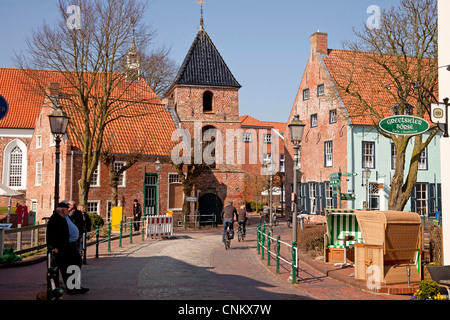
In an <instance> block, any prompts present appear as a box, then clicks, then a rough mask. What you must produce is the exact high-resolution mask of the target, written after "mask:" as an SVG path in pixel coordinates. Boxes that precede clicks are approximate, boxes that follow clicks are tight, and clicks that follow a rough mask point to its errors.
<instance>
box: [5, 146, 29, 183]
mask: <svg viewBox="0 0 450 320" xmlns="http://www.w3.org/2000/svg"><path fill="white" fill-rule="evenodd" d="M26 148H27V147H26V145H25V144H24V143H23V142H22V141H20V140H18V139H16V140H13V141H11V142H10V143H9V144H8V145H7V146H6V148H5V150H4V156H3V159H4V160H3V183H4V184H5V185H7V186H8V187H11V188H13V189H25V188H26V177H27V149H26Z"/></svg>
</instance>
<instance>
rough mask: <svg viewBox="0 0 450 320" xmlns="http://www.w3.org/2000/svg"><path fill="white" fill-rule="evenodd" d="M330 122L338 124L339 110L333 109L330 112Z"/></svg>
mask: <svg viewBox="0 0 450 320" xmlns="http://www.w3.org/2000/svg"><path fill="white" fill-rule="evenodd" d="M329 117H330V118H329V121H330V124H333V123H336V122H337V110H336V109H332V110H330V111H329Z"/></svg>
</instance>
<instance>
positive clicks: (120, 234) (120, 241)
mask: <svg viewBox="0 0 450 320" xmlns="http://www.w3.org/2000/svg"><path fill="white" fill-rule="evenodd" d="M122 226H123V221H120V231H119V248H122Z"/></svg>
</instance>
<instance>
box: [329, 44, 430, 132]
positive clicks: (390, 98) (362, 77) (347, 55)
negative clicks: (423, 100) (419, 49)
mask: <svg viewBox="0 0 450 320" xmlns="http://www.w3.org/2000/svg"><path fill="white" fill-rule="evenodd" d="M371 55H373V54H372V53H367V52H356V53H355V52H353V51H346V50H336V49H329V50H328V56H325V55H322V57H323V60H324V63H325V65H326V67H327V69H328V71H329V73H330V75H331V78H332V80H333V81H334V82H335V83H339V84H340V85H341V86H344V87H345V86H347V85H348V84H349V83H350V80H349V79H351V91H352V92H355V91H356V92H357V93H358V94H359V95H360V96H361V98H362V99H364V100H365V101H367V102H368V103H370V104H371V105H372V106H373V107H374V110H375V111H376V112H377V113H378V114H379V115H380V117H379V118H384V117H388V116H392V115H393V114H392V110H391V108H392V107H393V106H394V105H396V104H398V103H399V101H400V100H399V97H398V95H397V88H396V87H395V86H394V85H393V81H394V80H393V78H392V77H390V76H389V75H388V74H387V72H386V71H385V70H384V69H382V68H381V66H379V65H378V64H376V63H374V62H373V61H372V60H371V58H370V57H371ZM428 61H430V67H432V64H433V63H432V61H431V60H428ZM413 64H414V61H412V59H411V65H413ZM371 74H376V76H371ZM388 85H390V89H387V88H388V87H387V86H388ZM338 91H339V95H340V97H341V98H342V101H343V102H344V105H345V107H346V109H347V112H348V114H349V116H350V117H351V119H352V123H353V124H361V125H373V124H377V123H378V118H377V117H376V116H375V115H374V114H373V113H371V112H370V111H369V109H364V108H363V107H361V103H360V101H359V99H358V98H357V97H354V96H352V95H350V94H348V93H347V92H346V91H345V89H342V88H339V86H338ZM408 102H410V103H411V104H412V105H415V104H416V102H415V101H412V99H411V101H408ZM425 119H427V120H428V114H425Z"/></svg>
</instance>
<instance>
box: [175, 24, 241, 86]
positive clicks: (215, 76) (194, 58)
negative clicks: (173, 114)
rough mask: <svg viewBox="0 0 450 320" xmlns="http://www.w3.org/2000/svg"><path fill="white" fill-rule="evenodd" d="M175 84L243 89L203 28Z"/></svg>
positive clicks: (193, 43)
mask: <svg viewBox="0 0 450 320" xmlns="http://www.w3.org/2000/svg"><path fill="white" fill-rule="evenodd" d="M174 84H191V85H208V86H225V87H236V88H240V87H241V85H240V84H239V83H238V82H237V81H236V79H235V78H234V76H233V74H232V73H231V71H230V69H228V66H227V65H226V63H225V61H224V60H223V59H222V57H221V55H220V53H219V51H217V49H216V47H215V46H214V44H213V42H212V41H211V39H210V37H209V36H208V34H207V33H206V31H205V30H204V29H203V28H202V27H200V29H199V31H198V33H197V35H196V37H195V39H194V41H193V42H192V45H191V48H190V49H189V52H188V53H187V55H186V57H185V59H184V61H183V64H182V65H181V67H180V70H179V71H178V74H177V76H176V78H175V80H174V82H173V85H174ZM173 85H172V86H173Z"/></svg>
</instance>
